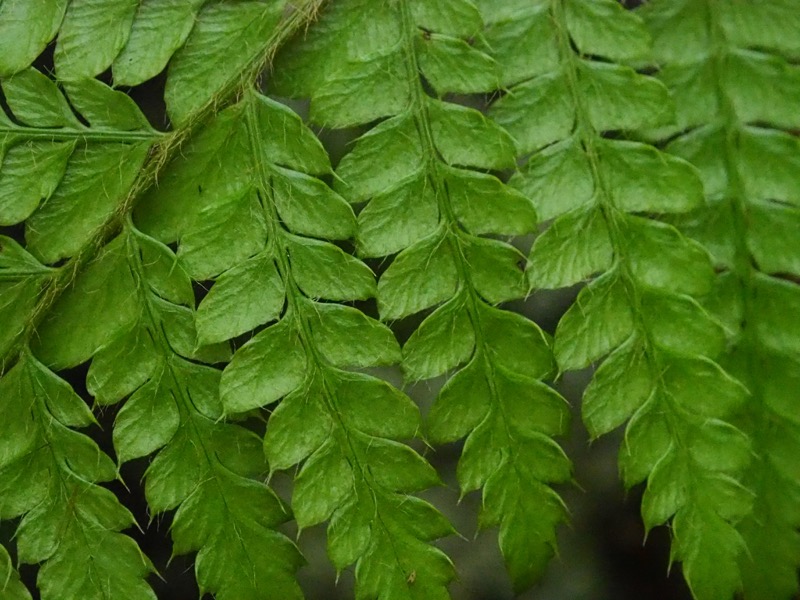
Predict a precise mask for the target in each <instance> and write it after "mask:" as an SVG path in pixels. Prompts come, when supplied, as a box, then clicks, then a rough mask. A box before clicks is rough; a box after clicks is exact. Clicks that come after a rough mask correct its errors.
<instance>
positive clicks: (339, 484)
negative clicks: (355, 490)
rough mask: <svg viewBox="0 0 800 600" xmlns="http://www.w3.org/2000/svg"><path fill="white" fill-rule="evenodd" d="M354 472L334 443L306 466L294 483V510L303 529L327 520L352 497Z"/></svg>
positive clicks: (327, 444)
mask: <svg viewBox="0 0 800 600" xmlns="http://www.w3.org/2000/svg"><path fill="white" fill-rule="evenodd" d="M353 485H354V484H353V472H352V469H351V467H350V465H349V464H348V461H347V459H346V458H345V457H344V456H343V455H342V454H341V451H340V450H339V448H338V446H337V444H336V443H335V442H333V441H329V442H327V443H325V444H324V445H323V446H322V447H321V448H319V450H317V451H316V452H314V454H313V455H312V456H311V458H309V459H308V461H307V462H306V463H305V465H303V469H302V470H301V471H300V474H299V475H298V476H297V478H296V479H295V484H294V493H293V494H292V509H293V510H294V515H295V519H296V520H297V525H298V527H300V528H301V529H303V528H305V527H310V526H311V525H316V524H317V523H321V522H322V521H324V520H326V519H328V518H329V517H330V516H331V513H333V511H334V510H335V509H336V508H337V507H339V506H340V505H341V504H342V502H343V501H344V499H345V498H347V496H349V495H350V494H352V487H353Z"/></svg>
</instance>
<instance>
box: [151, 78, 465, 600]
mask: <svg viewBox="0 0 800 600" xmlns="http://www.w3.org/2000/svg"><path fill="white" fill-rule="evenodd" d="M330 172H331V168H330V163H329V162H328V157H327V155H326V154H325V151H324V150H323V148H322V146H321V144H320V143H319V141H318V140H317V139H316V138H315V137H314V135H313V134H312V133H311V131H310V130H309V129H307V128H306V127H305V126H304V125H303V124H302V122H301V120H300V118H299V117H298V116H297V115H295V114H294V113H293V112H292V111H291V110H290V109H289V108H287V107H286V106H283V105H281V104H279V103H277V102H274V101H273V100H270V99H269V98H267V97H265V96H263V95H261V94H259V93H257V92H255V91H252V92H249V93H247V94H246V95H245V97H244V98H243V99H242V100H241V102H239V103H238V104H236V105H233V106H231V107H230V108H228V109H226V110H224V111H222V112H221V113H220V114H219V116H218V118H217V119H216V120H215V121H214V122H212V123H210V124H209V125H208V126H207V127H206V129H205V132H204V135H202V136H199V137H198V138H196V139H195V140H194V141H193V142H192V143H191V144H190V145H189V146H188V147H187V148H186V152H185V159H184V160H182V161H179V162H178V163H177V164H175V165H174V167H173V168H172V169H170V170H168V171H167V172H166V173H165V177H164V180H163V183H162V185H161V186H160V188H159V189H158V191H157V192H155V193H154V194H153V195H151V196H149V197H148V198H147V200H146V201H145V203H144V204H143V205H142V207H141V211H140V215H141V217H142V222H143V223H148V224H152V225H153V227H154V231H155V232H156V234H157V235H159V237H161V238H162V239H163V240H164V241H171V240H173V239H176V238H177V239H178V240H179V245H178V258H179V260H180V261H181V262H182V264H183V265H185V266H186V268H187V269H188V270H189V272H190V274H191V275H192V276H193V277H194V278H196V279H209V278H215V280H216V281H215V283H214V286H213V287H212V288H211V290H210V292H209V293H208V295H207V296H206V298H205V299H204V300H203V302H202V303H201V304H200V306H199V308H198V311H197V326H198V336H199V340H200V341H201V342H202V343H209V342H215V341H221V340H227V339H230V338H233V337H236V336H239V335H241V334H244V333H248V332H250V331H252V330H254V329H256V328H258V329H260V331H258V332H257V333H256V334H255V335H254V336H253V337H252V338H251V339H250V340H249V341H248V342H247V343H245V344H244V345H243V346H242V347H241V348H240V349H239V350H238V351H237V352H236V353H235V354H234V356H233V358H232V360H231V361H230V364H229V365H228V366H227V367H226V368H225V371H224V373H223V375H222V381H221V399H222V406H223V409H224V411H225V412H226V413H227V414H231V415H234V414H237V413H243V412H246V411H249V410H252V409H256V408H259V407H264V406H269V405H272V404H274V403H276V402H278V401H280V404H279V405H278V407H277V408H276V409H275V410H274V411H273V413H272V416H271V417H270V419H269V422H268V425H267V433H266V437H265V439H264V449H265V451H266V455H267V458H268V460H269V463H270V467H271V469H272V470H273V471H274V470H281V469H287V468H289V467H292V466H294V465H297V464H302V467H301V468H300V470H299V473H298V474H297V476H296V478H295V488H294V493H293V498H292V508H293V511H294V516H295V519H296V520H297V524H298V526H299V527H300V528H301V529H302V528H305V527H309V526H312V525H316V524H318V523H321V522H324V521H326V520H330V525H329V538H328V549H329V554H330V556H331V559H332V561H333V563H334V565H335V566H336V567H337V569H343V568H345V567H347V566H348V565H350V564H352V563H355V564H356V581H357V589H358V592H357V593H358V594H359V598H361V597H363V598H373V597H380V598H389V597H394V595H396V594H408V595H410V596H411V597H415V598H426V599H427V598H444V597H446V591H445V587H444V586H445V585H446V584H447V583H448V582H449V581H450V579H451V578H452V576H453V572H452V566H451V564H450V561H449V560H448V559H447V558H446V557H445V555H444V554H442V553H441V551H439V550H438V549H436V548H435V547H433V546H431V545H429V544H428V543H427V542H430V541H432V540H434V539H436V538H438V537H442V536H444V535H448V534H450V533H452V528H451V527H450V525H449V524H448V523H447V521H446V520H445V519H444V518H443V517H442V516H441V515H439V513H438V512H437V511H436V510H435V509H434V508H433V507H432V506H431V505H429V504H428V503H426V502H423V501H422V500H419V499H417V498H414V497H412V496H409V495H408V493H410V492H415V491H419V490H423V489H426V488H428V487H430V486H432V485H436V484H437V483H438V481H439V480H438V476H437V475H436V473H435V471H434V470H433V469H432V468H431V467H430V465H428V464H427V462H425V460H424V459H423V458H422V457H420V456H419V455H418V454H416V453H415V452H414V451H413V450H412V449H411V448H410V447H408V446H405V445H403V444H401V443H398V440H402V439H408V438H412V437H414V436H415V435H416V433H417V430H418V428H419V422H418V421H419V416H418V410H417V408H416V406H414V405H413V404H412V403H411V401H410V400H409V399H408V398H407V397H406V396H405V395H404V394H402V393H401V392H399V391H398V390H396V389H394V388H392V387H391V386H390V385H389V384H387V383H386V382H384V381H381V380H379V379H376V378H374V377H370V376H368V375H365V374H361V373H356V372H353V371H351V370H350V369H352V368H364V367H373V366H378V365H389V364H393V363H395V362H397V361H398V360H399V358H400V352H399V348H398V346H397V342H396V341H395V339H394V336H393V335H392V333H391V331H390V330H389V329H388V328H387V327H386V326H384V325H382V324H380V323H378V322H377V321H374V320H373V319H370V318H369V317H367V316H366V315H364V314H363V313H361V312H360V311H358V310H357V309H355V308H352V307H350V306H346V305H341V304H336V303H333V302H332V301H353V300H364V299H367V298H370V297H372V296H373V295H374V293H375V281H374V278H373V275H372V272H371V271H370V270H369V268H367V266H366V265H364V264H363V263H362V262H360V261H359V260H357V259H356V258H354V257H352V256H350V255H348V254H346V253H345V252H343V251H342V250H341V249H340V248H339V247H337V246H336V245H334V244H333V243H331V242H330V241H327V240H343V239H348V238H351V237H352V236H353V235H354V233H355V225H356V220H355V216H354V214H353V211H352V209H351V208H350V206H349V205H348V204H347V203H346V202H345V201H344V200H343V199H342V198H341V197H340V196H339V195H338V194H337V193H335V192H334V191H333V190H331V189H330V188H328V187H327V186H326V185H325V184H324V183H323V182H322V181H321V180H320V179H318V178H317V177H315V175H325V174H327V173H330ZM167 199H170V201H169V202H168V201H167ZM322 216H324V217H325V218H324V219H323V218H321V217H322ZM232 229H234V230H236V231H237V232H238V235H237V238H236V239H235V240H231V239H230V237H229V232H230V231H231V230H232ZM264 325H266V328H262V326H264ZM411 573H415V577H414V582H413V585H412V584H410V583H408V579H409V575H410V574H411Z"/></svg>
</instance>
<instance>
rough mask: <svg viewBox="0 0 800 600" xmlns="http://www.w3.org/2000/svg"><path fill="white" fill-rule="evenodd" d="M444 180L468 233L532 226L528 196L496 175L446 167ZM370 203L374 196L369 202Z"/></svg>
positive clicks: (529, 228)
mask: <svg viewBox="0 0 800 600" xmlns="http://www.w3.org/2000/svg"><path fill="white" fill-rule="evenodd" d="M445 182H446V185H447V194H448V198H449V199H450V204H451V206H452V207H453V212H454V213H455V216H456V218H457V219H458V220H459V222H460V223H461V225H463V226H464V228H465V229H466V230H467V231H469V232H470V233H472V234H474V235H482V234H486V233H494V234H500V235H525V234H527V233H531V232H532V231H534V230H535V228H536V223H537V219H536V210H535V209H534V207H533V204H532V202H531V200H529V199H528V198H527V197H525V196H524V195H523V194H521V193H519V192H517V191H516V190H514V189H512V188H510V187H508V186H505V185H503V183H502V182H501V181H500V180H499V179H497V178H496V177H493V176H491V175H484V174H483V173H476V172H475V171H468V170H465V169H449V170H448V171H447V172H446V176H445ZM373 204H375V201H374V200H373V201H372V202H371V203H370V204H369V206H370V207H371V206H372V205H373ZM420 204H423V205H424V203H420ZM368 208H369V207H368Z"/></svg>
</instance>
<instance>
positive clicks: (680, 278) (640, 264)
mask: <svg viewBox="0 0 800 600" xmlns="http://www.w3.org/2000/svg"><path fill="white" fill-rule="evenodd" d="M624 226H625V229H624V231H625V241H626V243H627V244H628V248H627V252H628V253H630V259H629V262H628V264H629V268H630V272H631V275H633V277H635V278H636V279H637V280H638V281H639V282H640V283H641V284H643V285H645V286H648V287H650V288H653V289H658V290H663V291H671V292H674V293H680V294H688V295H690V296H704V295H705V294H707V293H709V292H710V291H711V285H712V280H713V278H714V271H713V269H712V267H711V261H710V260H709V257H708V253H707V252H706V251H705V250H704V249H703V248H702V247H701V246H700V245H699V244H697V243H695V242H693V241H691V240H687V239H686V238H684V237H683V236H681V234H680V233H678V231H677V230H676V229H674V228H672V227H670V226H669V225H665V224H664V223H659V222H658V221H654V220H652V219H645V218H641V217H634V216H626V217H625V221H624Z"/></svg>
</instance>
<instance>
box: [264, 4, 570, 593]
mask: <svg viewBox="0 0 800 600" xmlns="http://www.w3.org/2000/svg"><path fill="white" fill-rule="evenodd" d="M365 13H369V14H370V15H372V18H371V20H370V30H369V31H364V30H362V29H361V16H362V15H363V14H365ZM480 29H481V18H480V15H479V13H478V12H477V10H476V9H475V7H474V6H472V5H471V4H469V3H467V2H461V1H451V2H447V3H445V4H444V5H441V6H438V7H436V8H434V7H432V6H431V4H430V3H427V2H409V1H403V2H394V3H382V2H370V1H363V0H360V1H350V2H341V3H339V4H338V5H337V6H335V7H333V8H332V9H331V10H330V11H329V12H328V13H326V14H325V15H323V17H322V19H321V20H320V22H319V24H318V25H317V26H316V27H314V28H312V30H311V32H310V34H309V36H308V37H307V38H306V39H305V40H303V41H302V43H300V42H298V43H297V44H296V45H295V46H291V45H290V46H288V47H287V54H286V59H285V61H283V62H281V61H280V57H279V62H278V67H277V68H276V79H275V81H274V82H273V85H275V86H276V89H277V90H278V91H279V93H286V94H289V95H293V96H310V97H311V118H312V120H314V121H316V122H318V123H320V124H321V125H326V126H334V127H345V126H352V125H356V124H361V123H368V122H369V121H371V120H373V119H379V118H385V120H383V121H382V122H381V123H379V124H378V125H377V126H375V127H373V128H372V129H371V130H369V131H368V132H367V133H366V134H365V135H363V136H362V137H361V138H360V139H359V140H357V142H356V144H355V147H354V148H353V150H352V152H350V153H349V154H348V155H346V156H345V157H344V158H343V159H342V161H341V163H340V164H339V166H338V169H337V176H338V178H337V186H338V187H337V189H339V190H341V192H342V194H343V195H345V197H347V198H348V199H349V200H350V201H351V202H354V203H362V202H367V204H366V206H365V207H364V209H363V210H362V211H361V213H360V215H359V234H358V238H357V243H358V251H359V253H360V254H361V255H363V256H387V255H391V254H394V253H397V252H398V251H399V254H398V255H397V257H396V258H395V259H394V260H393V261H392V263H391V265H390V266H389V267H388V268H387V269H386V271H385V272H384V274H383V275H382V277H381V279H380V283H379V285H378V306H379V310H380V314H381V318H382V319H384V320H395V319H401V318H404V317H407V316H409V315H412V314H415V313H419V312H420V311H425V310H427V309H430V308H432V307H437V306H438V308H437V309H436V310H435V311H434V312H433V313H431V314H430V315H429V316H427V318H425V320H424V321H423V322H422V324H421V325H420V327H419V328H418V329H417V331H416V332H415V333H414V334H413V335H412V336H411V338H410V339H409V340H408V342H407V343H406V345H405V347H404V349H403V369H404V371H405V374H406V377H407V378H408V379H409V380H421V379H429V378H432V377H435V376H438V375H441V374H444V373H446V372H448V371H452V370H454V369H457V371H456V372H455V374H454V375H453V377H451V379H450V380H449V381H448V383H447V385H446V386H445V387H444V388H443V389H442V391H441V393H440V394H439V397H438V399H437V401H436V403H435V404H434V406H433V408H432V409H431V414H430V416H429V419H428V424H427V425H428V431H429V434H430V437H431V439H432V441H434V442H437V443H443V442H450V441H455V440H458V439H459V438H462V437H465V436H466V437H467V441H466V444H465V446H464V452H463V455H462V458H461V460H460V462H459V467H458V477H459V481H460V484H461V489H462V493H467V492H469V491H471V490H474V489H478V488H483V490H484V500H483V510H482V513H481V518H480V521H481V525H482V526H490V525H495V524H499V525H500V546H501V549H502V551H503V555H504V556H505V558H506V564H507V566H508V568H509V571H510V572H511V575H512V577H513V579H514V582H515V586H516V587H517V589H523V588H525V587H528V586H530V585H531V584H532V583H533V581H534V580H535V579H536V578H537V577H539V576H540V574H541V572H542V570H543V568H544V566H545V564H546V563H547V560H548V559H549V557H550V556H551V555H552V554H553V550H554V545H555V533H554V529H555V526H556V524H557V523H558V522H559V521H561V520H562V519H563V518H564V516H565V510H564V506H563V504H562V503H561V500H560V499H559V497H558V496H557V495H556V494H555V493H554V492H553V491H552V489H551V488H550V487H548V485H547V484H548V483H549V482H553V481H565V480H568V479H570V476H571V475H570V464H569V461H568V460H567V458H566V457H565V456H564V454H563V452H562V451H561V449H560V448H559V446H558V445H557V444H555V443H554V442H553V441H552V439H551V436H553V435H558V434H561V433H564V431H565V430H566V427H567V424H568V411H567V409H566V403H565V402H564V401H563V399H561V398H560V397H559V396H558V394H556V393H555V392H554V391H553V390H552V389H551V388H549V387H547V386H546V385H544V384H543V383H542V382H541V381H540V378H543V377H545V376H547V375H548V374H549V373H551V371H552V368H553V362H552V357H551V353H550V350H549V345H548V341H547V339H546V336H545V334H544V333H543V332H542V331H541V330H540V329H539V328H538V327H537V326H536V325H535V324H533V323H532V322H530V321H528V320H526V319H524V318H523V317H521V316H520V315H516V314H514V313H511V312H507V311H504V310H501V309H499V308H496V307H495V305H496V304H498V303H501V302H505V301H508V300H512V299H515V298H519V297H521V296H524V295H525V291H526V290H525V283H524V276H523V272H522V270H521V269H520V267H519V266H518V262H519V261H520V260H524V259H522V256H521V255H520V254H519V252H518V251H517V250H515V249H514V248H513V247H512V246H510V245H509V244H506V243H504V242H500V241H497V240H494V239H491V238H488V237H484V236H483V235H484V234H493V235H518V234H523V233H526V232H529V231H531V230H532V229H533V228H534V227H535V224H536V213H535V211H534V210H533V207H532V206H531V204H530V202H529V201H528V200H527V199H526V198H525V197H524V196H522V195H521V194H518V193H516V192H514V191H513V190H510V189H508V188H505V187H504V186H503V185H502V184H501V183H500V181H499V180H498V179H496V178H495V177H493V176H492V175H488V174H485V173H482V172H481V170H484V171H485V170H490V169H500V168H507V167H509V166H511V165H513V146H512V142H511V139H510V138H509V137H508V136H507V135H506V134H505V133H504V132H502V131H501V130H500V129H499V128H497V126H495V125H493V124H492V123H491V122H489V121H487V120H486V119H485V118H484V117H483V116H482V115H481V114H480V113H479V112H477V111H475V110H472V109H468V108H466V107H463V106H460V105H457V104H454V103H450V102H445V101H443V100H442V99H441V98H440V97H441V96H442V95H444V94H445V93H448V92H458V93H474V92H481V91H487V90H491V89H493V88H494V87H495V86H496V85H497V66H496V64H495V63H494V61H492V59H491V58H490V57H489V56H488V55H486V54H485V53H483V52H481V51H479V50H477V49H476V48H474V47H471V46H470V45H469V43H468V42H467V39H468V38H470V37H471V36H477V35H479V33H480ZM321 57H324V58H323V59H322V60H321ZM421 76H424V77H425V79H426V80H427V82H429V83H430V85H431V87H432V88H433V89H434V91H435V93H436V94H437V96H439V97H431V96H430V95H428V94H426V93H425V91H424V89H423V83H422V81H421V78H420V77H421ZM366 79H368V80H369V81H371V82H372V86H373V87H372V90H371V93H370V94H364V90H363V88H362V87H361V86H360V85H358V84H359V82H361V81H363V80H366ZM376 156H377V157H381V158H380V160H377V161H376V159H375V157H376Z"/></svg>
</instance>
